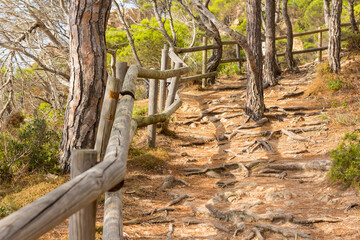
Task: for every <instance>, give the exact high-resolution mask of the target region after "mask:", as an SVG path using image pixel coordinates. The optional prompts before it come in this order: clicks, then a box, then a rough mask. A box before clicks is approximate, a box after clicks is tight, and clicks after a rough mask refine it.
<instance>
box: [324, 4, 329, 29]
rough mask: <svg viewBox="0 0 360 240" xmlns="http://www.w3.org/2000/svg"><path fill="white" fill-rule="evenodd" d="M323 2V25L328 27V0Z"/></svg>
mask: <svg viewBox="0 0 360 240" xmlns="http://www.w3.org/2000/svg"><path fill="white" fill-rule="evenodd" d="M323 2H324V19H325V27H329V21H330V0H323Z"/></svg>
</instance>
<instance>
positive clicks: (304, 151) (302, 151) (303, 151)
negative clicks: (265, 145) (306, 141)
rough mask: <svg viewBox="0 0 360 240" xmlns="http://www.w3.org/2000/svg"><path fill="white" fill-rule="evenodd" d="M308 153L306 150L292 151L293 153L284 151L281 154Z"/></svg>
mask: <svg viewBox="0 0 360 240" xmlns="http://www.w3.org/2000/svg"><path fill="white" fill-rule="evenodd" d="M308 152H309V151H308V150H307V149H302V150H294V151H285V152H283V154H302V153H308Z"/></svg>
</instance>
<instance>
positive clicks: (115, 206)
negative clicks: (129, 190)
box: [103, 190, 123, 240]
mask: <svg viewBox="0 0 360 240" xmlns="http://www.w3.org/2000/svg"><path fill="white" fill-rule="evenodd" d="M122 220H123V218H122V202H121V190H118V191H115V192H106V193H105V210H104V227H103V240H122V239H123V229H122V228H123V223H122Z"/></svg>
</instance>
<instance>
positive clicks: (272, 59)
mask: <svg viewBox="0 0 360 240" xmlns="http://www.w3.org/2000/svg"><path fill="white" fill-rule="evenodd" d="M275 11H276V6H275V0H266V2H265V61H264V80H263V85H264V88H266V87H268V86H274V85H276V84H277V79H276V77H277V76H278V75H280V73H281V70H280V68H279V66H278V64H277V61H276V47H275V27H276V24H275Z"/></svg>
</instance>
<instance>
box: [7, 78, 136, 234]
mask: <svg viewBox="0 0 360 240" xmlns="http://www.w3.org/2000/svg"><path fill="white" fill-rule="evenodd" d="M135 77H136V76H135ZM126 79H128V80H131V81H135V80H136V78H132V79H129V77H125V81H126ZM124 85H125V86H132V85H134V84H129V83H126V82H125V83H124ZM134 86H135V85H134ZM129 91H130V92H135V89H131V88H129ZM133 105H134V98H133V97H132V96H129V95H126V96H123V97H122V99H121V101H120V103H119V104H118V106H117V109H116V116H115V122H114V124H113V128H112V132H111V136H110V140H109V146H108V148H107V151H106V154H105V158H104V161H103V162H101V163H99V164H98V165H96V166H94V167H93V168H91V169H89V170H88V171H86V172H84V173H82V174H81V175H79V176H77V177H76V178H74V179H72V180H70V181H69V182H67V183H65V184H63V185H61V186H60V187H58V188H57V189H55V190H54V191H52V192H50V193H48V194H46V195H45V196H43V197H42V198H40V199H38V200H36V201H35V202H33V203H31V204H29V205H27V206H25V207H24V208H22V209H20V210H18V211H17V212H15V213H13V214H11V215H9V216H7V217H5V218H4V219H2V220H1V221H0V239H7V240H12V239H19V240H23V239H30V240H31V239H37V238H38V237H40V236H41V235H42V234H44V233H46V232H47V231H49V230H50V229H52V228H53V227H55V226H56V225H58V224H60V223H61V222H62V221H64V220H65V219H66V218H68V217H69V216H70V215H72V214H73V213H75V212H77V211H78V210H80V209H81V208H83V207H85V206H87V205H89V204H90V203H91V202H93V201H95V200H96V199H97V198H98V197H99V196H100V195H101V194H102V193H104V192H105V191H107V190H109V189H111V188H113V187H114V186H116V185H117V184H119V183H120V182H121V181H123V180H124V176H125V172H126V160H127V156H128V149H129V146H130V143H131V141H132V139H130V129H131V123H132V121H131V116H132V109H133Z"/></svg>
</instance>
